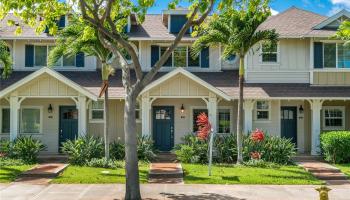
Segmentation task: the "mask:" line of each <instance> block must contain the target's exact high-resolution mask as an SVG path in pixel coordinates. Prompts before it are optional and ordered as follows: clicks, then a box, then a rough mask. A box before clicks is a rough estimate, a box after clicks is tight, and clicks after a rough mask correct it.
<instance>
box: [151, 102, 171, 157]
mask: <svg viewBox="0 0 350 200" xmlns="http://www.w3.org/2000/svg"><path fill="white" fill-rule="evenodd" d="M153 140H154V144H155V146H156V148H157V149H158V150H159V151H170V150H171V149H172V148H173V147H174V107H173V106H154V107H153Z"/></svg>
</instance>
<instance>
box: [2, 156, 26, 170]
mask: <svg viewBox="0 0 350 200" xmlns="http://www.w3.org/2000/svg"><path fill="white" fill-rule="evenodd" d="M25 164H27V163H26V162H24V161H23V160H21V159H13V158H9V157H0V168H1V167H5V166H19V165H25Z"/></svg>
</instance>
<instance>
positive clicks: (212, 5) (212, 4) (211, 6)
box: [192, 0, 214, 25]
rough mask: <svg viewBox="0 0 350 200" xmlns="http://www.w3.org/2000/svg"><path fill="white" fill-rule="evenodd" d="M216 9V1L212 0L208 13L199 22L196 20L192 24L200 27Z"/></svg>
mask: <svg viewBox="0 0 350 200" xmlns="http://www.w3.org/2000/svg"><path fill="white" fill-rule="evenodd" d="M213 8H214V0H210V6H209V8H208V9H207V11H206V12H205V13H204V14H203V15H202V16H201V17H200V18H199V19H197V20H194V21H193V22H192V24H193V25H200V24H201V23H203V22H204V20H205V19H206V18H207V17H208V15H209V13H210V12H211V11H212V10H213Z"/></svg>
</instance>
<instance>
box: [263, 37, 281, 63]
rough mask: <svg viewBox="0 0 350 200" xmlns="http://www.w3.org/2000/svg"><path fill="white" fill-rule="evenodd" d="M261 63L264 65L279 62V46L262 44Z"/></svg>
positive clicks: (267, 43)
mask: <svg viewBox="0 0 350 200" xmlns="http://www.w3.org/2000/svg"><path fill="white" fill-rule="evenodd" d="M261 61H262V62H263V63H277V62H278V44H277V43H273V44H272V43H269V42H263V43H261Z"/></svg>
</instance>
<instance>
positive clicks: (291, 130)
mask: <svg viewBox="0 0 350 200" xmlns="http://www.w3.org/2000/svg"><path fill="white" fill-rule="evenodd" d="M281 136H282V137H285V138H290V139H291V140H292V142H293V143H294V144H295V145H296V144H297V107H290V106H283V107H281Z"/></svg>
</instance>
